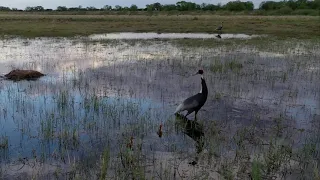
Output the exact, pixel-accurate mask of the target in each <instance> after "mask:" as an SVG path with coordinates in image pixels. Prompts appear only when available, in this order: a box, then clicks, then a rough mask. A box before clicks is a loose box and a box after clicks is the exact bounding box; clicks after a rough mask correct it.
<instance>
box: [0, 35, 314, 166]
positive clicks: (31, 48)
mask: <svg viewBox="0 0 320 180" xmlns="http://www.w3.org/2000/svg"><path fill="white" fill-rule="evenodd" d="M148 35H150V36H145V35H143V34H140V36H141V37H142V36H143V37H148V38H150V37H153V36H154V35H157V34H148ZM157 36H163V37H164V36H166V37H169V38H170V35H168V36H167V35H165V34H164V35H163V34H159V35H157ZM182 36H184V35H181V37H182ZM195 36H196V37H199V38H200V37H201V35H199V36H198V35H195ZM212 36H214V35H212ZM112 37H113V38H115V39H117V38H120V39H121V38H126V37H132V36H131V35H130V36H129V34H120V35H117V34H113V35H111V38H112ZM90 38H92V39H95V40H96V39H101V38H102V39H103V38H109V35H107V36H106V37H105V36H104V35H102V36H101V35H94V36H91V37H90ZM132 38H137V36H134V37H132ZM294 48H295V47H288V49H294ZM0 52H1V53H0V74H5V73H7V72H9V71H10V70H11V69H14V68H20V69H34V70H38V71H41V72H43V73H45V74H46V76H45V77H42V78H40V79H39V80H37V81H19V82H12V81H6V80H1V81H0V129H1V131H0V137H8V142H9V147H8V148H7V149H6V150H5V152H3V153H1V156H0V159H1V162H6V163H10V162H11V163H12V162H15V161H16V160H17V159H19V158H20V157H29V158H31V157H32V156H33V154H34V152H35V153H36V154H37V155H38V156H40V155H41V158H43V159H47V160H50V159H64V157H65V156H66V154H65V151H66V150H67V151H68V153H69V154H68V156H69V155H70V154H71V155H72V156H75V157H85V156H86V152H88V151H101V149H103V147H104V146H105V144H109V145H110V147H111V149H112V152H116V151H117V149H118V148H119V141H120V140H122V139H123V138H128V137H130V136H135V137H139V138H141V139H142V140H143V142H144V144H143V148H144V150H145V151H152V150H150V148H151V147H152V148H151V149H153V150H158V151H164V152H170V151H174V150H181V151H191V152H194V151H195V146H194V143H193V140H192V139H189V138H187V137H186V136H185V135H184V133H182V132H180V131H179V132H172V131H171V129H172V128H173V125H172V124H171V123H170V122H171V121H172V119H174V116H173V112H174V110H175V108H176V106H177V105H178V104H179V103H180V102H181V101H182V100H183V99H184V98H186V97H188V96H191V95H193V94H195V93H198V92H199V91H200V77H199V76H190V75H191V74H193V73H195V72H196V71H197V70H198V69H199V68H202V69H204V71H205V79H206V82H207V85H208V89H209V96H208V100H207V102H206V104H205V105H204V107H203V108H202V110H200V112H199V113H198V118H199V119H200V121H202V122H203V123H206V122H210V121H225V122H227V123H230V124H232V126H233V127H239V126H247V125H250V124H252V123H253V121H255V120H256V117H257V116H259V119H260V120H261V121H260V122H259V126H267V125H268V124H270V123H271V122H272V121H273V119H274V118H276V117H279V115H280V114H281V116H282V117H284V118H285V119H286V120H289V121H290V122H292V125H294V126H295V127H296V128H306V129H308V128H310V127H311V122H312V121H313V120H315V118H317V117H318V116H319V114H320V103H319V102H320V101H319V100H320V98H319V93H318V92H320V91H319V90H320V86H319V84H318V83H314V82H319V77H320V76H319V67H320V63H319V61H318V59H319V55H318V54H315V53H312V52H311V53H305V54H303V55H300V54H292V53H291V51H287V50H286V51H283V52H281V53H279V52H277V49H275V50H274V52H273V51H269V52H267V51H266V52H261V51H258V50H257V49H255V48H254V47H236V49H234V47H233V48H229V47H219V48H204V47H199V48H189V47H181V46H176V45H173V44H171V43H170V42H161V41H159V42H151V43H149V44H148V45H146V44H144V43H143V42H141V43H135V44H134V45H130V44H128V43H127V42H122V41H121V42H120V43H116V44H113V43H105V42H91V41H82V40H78V39H61V38H56V39H55V38H38V39H31V40H30V39H19V38H16V39H10V40H1V41H0ZM279 54H280V55H279ZM235 62H236V63H238V64H241V67H240V68H239V67H238V66H237V65H235V64H234V63H235ZM232 63H233V64H232ZM221 64H222V66H223V69H219V67H220V66H221ZM230 64H231V65H230ZM309 67H312V71H311V70H310V68H309ZM220 70H221V71H220ZM189 118H190V119H193V114H191V115H190V116H189ZM160 123H162V124H164V128H165V133H164V136H163V137H162V138H161V139H160V138H159V137H158V136H157V134H156V131H157V129H158V126H159V124H160ZM204 131H206V128H204ZM234 131H235V129H233V130H231V131H230V133H232V132H234ZM185 133H186V132H185ZM205 133H206V132H204V134H205ZM159 142H161V143H159ZM163 144H167V146H164V145H163ZM171 145H174V148H173V149H174V150H173V149H172V146H171ZM93 149H94V150H93ZM53 154H59V157H58V158H54V157H53ZM115 154H116V153H115Z"/></svg>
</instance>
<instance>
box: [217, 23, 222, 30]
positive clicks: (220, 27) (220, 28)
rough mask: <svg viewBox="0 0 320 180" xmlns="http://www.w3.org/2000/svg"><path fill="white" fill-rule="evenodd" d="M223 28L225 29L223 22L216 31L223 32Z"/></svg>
mask: <svg viewBox="0 0 320 180" xmlns="http://www.w3.org/2000/svg"><path fill="white" fill-rule="evenodd" d="M222 28H223V22H221V25H220V26H219V27H217V29H216V30H218V31H221V30H222Z"/></svg>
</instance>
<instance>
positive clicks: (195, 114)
mask: <svg viewBox="0 0 320 180" xmlns="http://www.w3.org/2000/svg"><path fill="white" fill-rule="evenodd" d="M197 113H198V111H195V112H194V120H195V121H196V120H197Z"/></svg>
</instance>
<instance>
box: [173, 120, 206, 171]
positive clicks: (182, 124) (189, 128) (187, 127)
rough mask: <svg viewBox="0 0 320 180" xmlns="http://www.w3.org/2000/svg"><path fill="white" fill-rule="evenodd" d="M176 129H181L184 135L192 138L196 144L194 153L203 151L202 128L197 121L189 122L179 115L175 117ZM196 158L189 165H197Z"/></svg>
mask: <svg viewBox="0 0 320 180" xmlns="http://www.w3.org/2000/svg"><path fill="white" fill-rule="evenodd" d="M176 128H177V129H181V130H182V132H183V133H184V134H186V135H187V136H189V137H190V138H192V139H193V140H194V141H195V142H196V152H197V154H200V153H201V152H202V151H203V147H204V133H203V126H202V125H200V124H199V123H198V122H197V121H191V120H189V119H188V118H186V117H185V116H182V115H180V114H178V115H176ZM197 161H198V159H197V157H196V159H195V161H192V162H191V163H190V164H192V165H195V164H197Z"/></svg>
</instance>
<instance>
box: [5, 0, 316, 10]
mask: <svg viewBox="0 0 320 180" xmlns="http://www.w3.org/2000/svg"><path fill="white" fill-rule="evenodd" d="M281 9H287V10H288V9H289V10H291V11H292V10H299V9H301V10H302V9H304V10H306V9H313V10H320V0H283V1H280V2H275V1H263V2H262V3H261V4H260V6H259V10H264V11H271V10H281ZM219 10H224V11H253V10H254V5H253V3H252V2H251V1H246V2H242V1H239V0H237V1H230V2H228V3H227V4H225V5H221V4H217V5H214V4H206V3H202V4H196V3H193V2H187V1H179V2H177V3H176V4H160V3H158V2H157V3H153V4H147V5H146V7H145V8H138V6H136V5H134V4H133V5H131V6H130V7H127V6H124V7H122V6H119V5H116V6H114V7H112V6H109V5H105V6H104V7H102V8H96V7H93V6H90V7H82V6H79V7H70V8H67V7H66V6H58V7H57V8H56V9H44V8H43V7H42V6H35V7H26V8H25V9H24V10H19V9H17V8H9V7H3V6H0V11H27V12H39V11H40V12H42V11H219Z"/></svg>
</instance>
